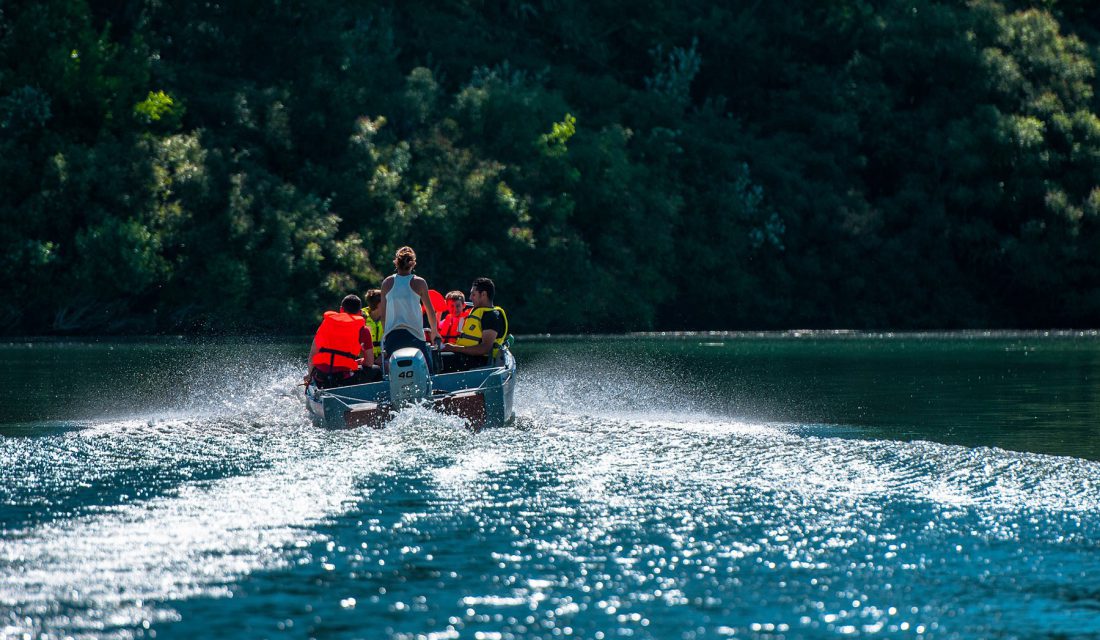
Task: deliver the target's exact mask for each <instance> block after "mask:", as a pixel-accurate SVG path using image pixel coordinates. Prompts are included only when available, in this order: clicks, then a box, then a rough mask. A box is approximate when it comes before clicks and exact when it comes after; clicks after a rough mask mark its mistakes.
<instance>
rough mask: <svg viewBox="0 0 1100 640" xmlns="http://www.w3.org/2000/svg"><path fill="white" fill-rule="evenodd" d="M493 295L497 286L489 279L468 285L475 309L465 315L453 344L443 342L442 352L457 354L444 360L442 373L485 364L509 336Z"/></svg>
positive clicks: (492, 357)
mask: <svg viewBox="0 0 1100 640" xmlns="http://www.w3.org/2000/svg"><path fill="white" fill-rule="evenodd" d="M495 295H496V285H494V284H493V281H492V280H490V279H489V278H478V279H476V280H474V282H473V284H471V285H470V302H472V303H473V304H474V308H473V310H472V311H470V313H469V314H467V315H466V318H465V320H464V321H463V323H462V332H461V333H460V334H459V336H458V339H457V340H455V342H454V344H445V345H443V351H444V352H446V353H453V354H457V357H454V356H452V357H448V358H445V359H444V364H443V370H444V371H445V372H449V371H464V370H466V369H472V368H474V367H482V366H485V365H487V364H490V363H491V362H492V361H493V360H494V359H495V358H496V357H497V355H498V354H499V353H500V347H501V346H502V345H503V344H504V339H505V338H506V337H507V336H508V316H507V315H506V314H505V313H504V309H501V308H500V307H498V306H496V304H495V303H494V302H493V297H494V296H495Z"/></svg>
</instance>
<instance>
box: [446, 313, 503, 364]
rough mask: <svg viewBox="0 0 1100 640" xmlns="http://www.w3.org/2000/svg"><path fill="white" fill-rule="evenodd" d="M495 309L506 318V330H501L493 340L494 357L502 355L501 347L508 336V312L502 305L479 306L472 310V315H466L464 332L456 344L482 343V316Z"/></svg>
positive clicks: (463, 323) (472, 344)
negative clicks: (505, 311)
mask: <svg viewBox="0 0 1100 640" xmlns="http://www.w3.org/2000/svg"><path fill="white" fill-rule="evenodd" d="M493 309H496V310H497V311H499V312H500V316H501V317H502V318H504V331H501V332H500V334H498V335H497V337H496V340H493V353H492V357H493V358H496V357H497V356H498V355H500V347H501V345H503V344H504V339H505V338H506V337H508V314H506V313H504V309H501V308H500V307H478V308H477V309H474V310H473V311H471V312H470V315H468V316H466V319H465V320H463V322H462V333H461V334H459V336H458V339H457V340H455V344H456V345H458V346H460V347H472V346H474V345H475V344H481V316H483V315H485V312H486V311H491V310H493Z"/></svg>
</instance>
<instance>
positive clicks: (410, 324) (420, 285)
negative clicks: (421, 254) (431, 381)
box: [379, 247, 439, 369]
mask: <svg viewBox="0 0 1100 640" xmlns="http://www.w3.org/2000/svg"><path fill="white" fill-rule="evenodd" d="M393 266H394V267H396V268H397V273H395V274H393V275H391V276H387V277H386V279H385V280H383V281H382V303H381V305H380V307H379V308H380V313H381V314H382V316H383V317H384V318H385V321H384V324H383V326H385V328H386V329H385V334H384V335H383V337H382V348H383V349H385V350H386V357H387V358H388V357H389V355H390V354H391V353H393V352H395V351H397V350H398V349H403V348H405V347H414V348H416V349H420V350H421V351H422V352H423V353H424V357H425V358H426V359H427V360H428V367H429V369H430V368H432V353H431V349H430V348H429V346H428V343H427V342H425V341H424V324H423V320H422V317H423V316H422V315H421V312H420V305H421V304H423V305H424V308H425V309H427V311H428V324H430V325H431V328H432V342H435V341H436V340H439V325H438V321H437V320H436V317H435V307H433V306H432V299H431V298H430V297H429V296H428V283H427V282H426V281H425V280H424V278H421V277H420V276H414V275H413V273H412V270H413V268H415V267H416V252H415V251H413V250H412V247H401V248H400V249H398V250H397V255H396V256H395V257H394V259H393Z"/></svg>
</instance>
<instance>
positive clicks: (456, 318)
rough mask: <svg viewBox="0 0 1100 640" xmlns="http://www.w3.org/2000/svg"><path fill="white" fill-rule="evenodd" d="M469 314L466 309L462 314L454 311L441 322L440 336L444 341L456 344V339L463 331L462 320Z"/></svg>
mask: <svg viewBox="0 0 1100 640" xmlns="http://www.w3.org/2000/svg"><path fill="white" fill-rule="evenodd" d="M469 314H470V312H469V311H464V312H463V313H461V314H456V313H454V312H453V311H452V312H449V313H448V314H447V316H446V317H444V318H443V320H442V321H441V322H440V323H439V337H441V338H443V342H445V343H447V344H454V341H455V340H458V336H459V335H460V334H461V333H462V321H463V320H464V319H465V318H466V316H468V315H469Z"/></svg>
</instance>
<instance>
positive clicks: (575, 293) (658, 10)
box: [0, 0, 1100, 335]
mask: <svg viewBox="0 0 1100 640" xmlns="http://www.w3.org/2000/svg"><path fill="white" fill-rule="evenodd" d="M1093 7H1094V5H1093V3H1091V2H1088V1H1085V0H1071V1H1057V0H1046V1H1042V2H1030V3H1029V2H995V1H993V0H972V1H970V2H961V1H957V2H933V1H929V0H909V1H906V2H901V1H898V0H882V1H863V0H830V1H828V2H822V1H821V0H798V1H792V2H783V3H778V2H759V1H755V2H701V1H692V0H687V1H685V2H679V3H667V2H654V1H647V0H641V1H638V2H607V1H595V2H593V1H589V0H585V1H583V2H582V1H580V0H543V1H538V0H530V1H529V2H521V1H514V0H501V1H497V2H492V1H486V2H476V1H453V2H422V1H418V0H407V1H402V2H366V1H358V2H356V1H350V2H324V1H320V2H317V1H309V2H306V1H304V0H290V1H287V0H283V1H278V0H225V1H221V2H183V1H171V0H166V1H164V2H152V1H149V0H129V1H125V0H124V1H117V2H98V1H97V2H88V1H87V0H44V1H40V2H29V1H23V2H4V3H3V4H0V193H2V197H0V282H3V283H4V285H3V289H2V290H0V292H2V293H3V295H2V296H0V332H2V333H6V334H9V335H10V334H53V333H103V332H127V333H153V332H159V331H173V332H179V331H185V332H188V331H210V330H216V331H240V330H247V331H293V332H304V331H308V330H312V329H313V328H314V327H315V326H316V323H317V319H318V317H319V312H320V311H321V310H323V309H324V308H330V307H332V306H334V305H335V304H336V303H337V301H338V300H339V298H340V297H341V296H342V295H343V294H344V293H346V292H348V291H358V292H359V293H362V292H363V291H364V290H365V289H366V288H368V287H372V286H377V283H378V282H379V280H380V278H381V276H382V275H383V274H385V273H387V272H388V271H389V268H390V265H389V260H390V257H391V256H392V254H393V251H394V249H395V248H396V247H398V246H400V245H403V244H411V245H413V246H414V247H415V248H416V249H417V251H418V253H419V257H420V261H419V262H420V268H419V273H421V275H424V276H425V277H426V278H427V279H428V281H429V282H430V283H431V284H432V285H433V286H434V287H435V288H437V289H440V290H442V291H446V290H448V289H453V288H460V289H466V288H467V287H468V285H469V282H470V280H471V279H472V278H473V277H475V276H479V275H489V276H491V277H493V278H494V279H495V280H496V282H497V286H498V292H499V293H498V301H499V302H500V303H501V304H502V305H504V306H505V307H506V308H507V309H508V311H509V317H510V319H511V321H512V324H513V326H514V327H515V328H516V330H517V331H519V332H521V333H530V332H536V331H587V330H599V331H619V330H646V329H741V328H782V327H792V326H798V327H821V328H828V327H852V328H882V327H890V328H969V327H1007V326H1013V327H1041V326H1089V325H1096V323H1097V319H1098V318H1100V254H1098V249H1100V118H1098V117H1097V115H1096V114H1097V113H1098V112H1100V105H1098V102H1097V97H1096V95H1095V88H1096V84H1097V82H1096V63H1097V58H1098V56H1100V53H1098V51H1100V49H1098V48H1097V46H1098V44H1100V32H1098V31H1097V30H1096V25H1100V9H1096V8H1093Z"/></svg>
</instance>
